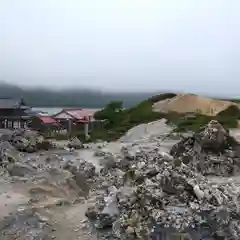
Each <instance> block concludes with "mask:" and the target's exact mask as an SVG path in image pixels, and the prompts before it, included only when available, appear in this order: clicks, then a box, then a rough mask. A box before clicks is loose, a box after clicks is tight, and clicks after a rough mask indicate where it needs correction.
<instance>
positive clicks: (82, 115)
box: [64, 109, 93, 120]
mask: <svg viewBox="0 0 240 240" xmlns="http://www.w3.org/2000/svg"><path fill="white" fill-rule="evenodd" d="M64 112H66V113H67V114H69V115H70V116H72V117H74V118H76V119H77V120H82V119H84V120H87V119H89V117H90V116H92V115H93V112H91V111H89V110H87V109H64Z"/></svg>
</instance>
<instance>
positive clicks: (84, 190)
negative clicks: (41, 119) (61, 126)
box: [0, 120, 240, 240]
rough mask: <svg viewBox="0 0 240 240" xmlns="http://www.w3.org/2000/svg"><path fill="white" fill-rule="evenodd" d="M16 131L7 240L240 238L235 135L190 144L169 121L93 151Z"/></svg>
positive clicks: (3, 216) (197, 138) (3, 223)
mask: <svg viewBox="0 0 240 240" xmlns="http://www.w3.org/2000/svg"><path fill="white" fill-rule="evenodd" d="M7 134H8V135H10V136H7ZM7 134H4V136H2V138H1V139H0V141H1V142H0V143H1V144H0V146H1V147H0V153H1V168H0V186H1V187H0V209H1V213H0V239H6V240H10V239H19V240H28V239H29V240H30V239H31V240H40V239H42V240H48V239H59V240H65V239H69V240H71V239H72V240H75V239H81V240H94V239H98V240H99V239H159V238H157V237H159V236H161V237H162V238H161V239H172V238H171V237H173V235H174V236H175V237H176V236H178V237H182V238H181V239H183V236H185V237H187V236H188V239H199V240H200V239H240V237H239V236H240V230H239V228H238V226H239V223H240V222H239V220H240V214H239V210H238V209H239V197H238V196H239V192H240V191H239V187H240V177H239V176H240V174H238V172H239V159H240V156H239V154H238V152H239V144H238V142H237V141H236V139H238V137H239V136H240V134H239V133H238V132H236V131H235V132H231V136H234V137H231V136H230V135H229V132H228V131H226V130H225V129H223V128H222V127H221V125H219V124H218V123H216V122H211V123H210V124H209V125H208V126H206V127H205V128H204V129H202V130H201V131H200V133H197V134H190V136H188V135H185V136H184V137H183V136H179V135H178V134H175V133H173V132H172V129H171V128H170V127H168V126H167V125H165V123H164V121H162V120H161V121H158V122H154V123H151V124H144V125H140V126H138V127H136V128H134V129H132V130H130V131H129V132H128V133H127V134H126V135H125V136H124V137H123V138H121V139H120V141H117V142H112V143H105V142H99V143H95V144H87V145H83V144H81V142H79V140H78V139H73V140H72V141H70V142H62V143H58V142H55V143H54V144H52V143H48V144H47V143H46V142H45V140H44V139H42V138H41V137H40V136H38V135H37V134H35V135H34V134H31V133H29V132H28V133H25V132H24V133H19V132H18V133H7ZM29 135H30V137H29ZM16 136H17V137H16ZM16 138H17V139H19V140H18V141H16ZM14 139H15V140H14ZM25 139H26V140H25ZM20 143H21V144H20ZM23 143H24V144H23ZM39 143H44V144H39ZM46 146H47V148H48V150H47V151H46V150H45V148H46ZM50 146H51V147H50ZM54 146H55V148H54ZM56 146H57V147H56ZM59 148H61V149H59ZM167 237H168V238H167ZM200 237H202V238H200ZM186 239H187V238H186Z"/></svg>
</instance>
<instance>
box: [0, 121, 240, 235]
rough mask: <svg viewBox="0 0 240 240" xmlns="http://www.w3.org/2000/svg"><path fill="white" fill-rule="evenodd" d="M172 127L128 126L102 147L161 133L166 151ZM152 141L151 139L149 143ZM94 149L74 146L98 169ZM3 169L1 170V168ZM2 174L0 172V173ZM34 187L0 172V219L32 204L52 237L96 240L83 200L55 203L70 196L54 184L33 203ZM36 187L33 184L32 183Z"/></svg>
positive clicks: (146, 139) (238, 181)
mask: <svg viewBox="0 0 240 240" xmlns="http://www.w3.org/2000/svg"><path fill="white" fill-rule="evenodd" d="M171 131H172V129H171V127H169V126H167V125H166V124H165V123H164V120H160V121H157V122H154V123H149V124H142V125H139V126H137V127H135V128H133V129H131V130H130V131H129V132H128V133H127V134H126V135H125V136H124V137H122V138H121V139H120V140H119V141H116V142H111V143H109V144H107V146H106V147H105V148H106V149H107V150H108V151H110V152H114V153H119V151H120V149H121V146H122V145H124V144H126V143H128V142H135V141H137V142H140V143H141V142H145V143H146V142H150V141H149V139H151V136H162V137H163V140H162V151H164V152H168V151H169V150H170V148H171V146H172V145H173V144H174V143H176V142H177V141H178V140H177V138H176V140H170V139H169V138H165V137H164V136H165V135H167V134H168V133H170V132H171ZM231 134H232V135H233V136H234V137H235V138H236V139H237V140H238V141H240V130H239V129H236V130H231ZM65 143H66V142H64V141H63V142H59V144H65ZM149 144H151V143H149ZM96 149H97V146H96V147H93V148H91V149H83V150H77V154H78V155H79V156H81V158H83V159H85V160H87V161H89V162H91V163H94V165H95V166H96V167H97V169H98V170H99V169H100V167H101V166H100V162H99V159H100V158H99V157H96V156H94V152H95V150H96ZM1 172H2V171H1ZM0 174H1V173H0ZM232 179H233V181H234V182H235V183H236V184H237V185H238V184H239V185H240V176H236V177H232ZM229 180H230V178H220V177H214V178H211V181H212V182H213V183H216V182H218V183H221V182H222V183H226V181H229ZM31 187H33V186H32V185H31V184H26V183H17V182H12V183H9V182H8V181H6V179H5V178H4V177H3V174H1V176H0V209H1V211H0V221H2V220H3V219H4V217H6V216H8V215H9V214H11V213H13V214H14V213H15V212H16V211H19V210H21V209H25V208H35V209H37V212H39V213H40V214H41V216H42V217H43V218H45V219H46V220H47V221H48V222H50V223H51V225H52V226H53V227H54V228H55V231H54V232H53V238H52V239H57V240H66V239H68V240H95V239H97V238H96V236H94V235H91V234H90V233H89V230H88V229H87V227H86V223H85V220H86V217H85V211H86V208H87V206H86V204H85V203H77V204H74V205H64V206H60V207H59V206H56V205H57V204H56V203H57V202H59V201H63V199H64V200H69V199H70V198H71V196H70V195H68V194H67V195H64V194H62V193H61V192H60V191H59V189H55V188H54V187H51V186H50V187H49V189H45V190H46V191H45V193H44V194H48V195H49V196H48V198H47V200H46V199H44V198H43V200H42V201H39V202H37V203H36V204H34V203H33V204H29V200H30V195H29V188H31ZM35 187H36V186H35ZM0 239H3V240H4V239H6V240H10V239H18V238H15V237H13V238H5V237H4V236H0Z"/></svg>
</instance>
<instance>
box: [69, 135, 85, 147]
mask: <svg viewBox="0 0 240 240" xmlns="http://www.w3.org/2000/svg"><path fill="white" fill-rule="evenodd" d="M67 146H68V147H69V148H75V149H81V148H83V144H82V142H81V141H80V140H79V139H78V138H77V137H74V138H72V139H71V140H70V141H69V143H68V145H67Z"/></svg>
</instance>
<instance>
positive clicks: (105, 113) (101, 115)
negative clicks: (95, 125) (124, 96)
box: [94, 101, 123, 127]
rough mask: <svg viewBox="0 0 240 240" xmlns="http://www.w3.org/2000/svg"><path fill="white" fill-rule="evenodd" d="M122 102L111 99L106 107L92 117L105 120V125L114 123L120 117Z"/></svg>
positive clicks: (109, 125)
mask: <svg viewBox="0 0 240 240" xmlns="http://www.w3.org/2000/svg"><path fill="white" fill-rule="evenodd" d="M122 113H123V102H122V101H111V102H110V103H108V104H107V105H106V107H105V108H104V109H102V110H100V111H98V112H96V113H95V115H94V118H95V119H97V120H107V126H108V127H111V126H114V125H116V123H117V121H120V120H121V119H122Z"/></svg>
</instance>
